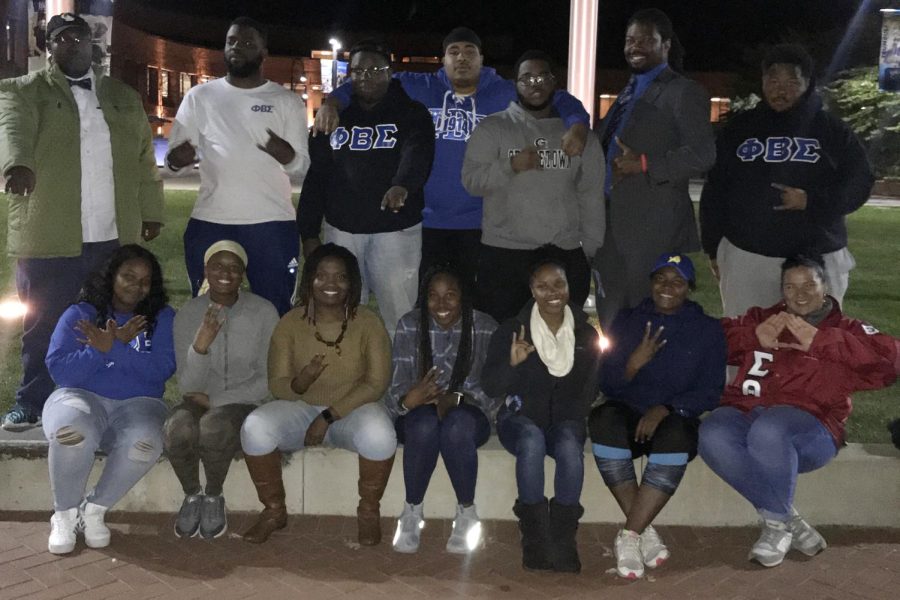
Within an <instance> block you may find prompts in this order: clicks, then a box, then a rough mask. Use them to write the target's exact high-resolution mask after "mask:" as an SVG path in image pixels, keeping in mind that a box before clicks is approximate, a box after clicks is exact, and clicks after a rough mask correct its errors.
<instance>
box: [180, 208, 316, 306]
mask: <svg viewBox="0 0 900 600" xmlns="http://www.w3.org/2000/svg"><path fill="white" fill-rule="evenodd" d="M219 240H233V241H235V242H237V243H238V244H240V245H241V246H243V247H244V250H246V251H247V281H248V282H249V283H250V289H251V290H252V291H253V293H254V294H256V295H257V296H262V297H263V298H265V299H266V300H268V301H269V302H271V303H272V304H274V305H275V308H276V309H277V310H278V314H279V315H284V313H286V312H287V311H289V310H291V296H293V295H294V286H295V284H296V282H297V261H298V260H299V259H298V256H299V255H300V234H299V233H298V232H297V224H296V223H295V222H294V221H268V222H266V223H254V224H252V225H225V224H222V223H210V222H209V221H201V220H200V219H190V220H189V221H188V224H187V227H186V228H185V230H184V263H185V266H186V267H187V272H188V279H190V282H191V295H192V296H196V295H197V292H198V291H199V290H200V285H201V284H202V283H203V277H204V267H205V265H204V264H203V255H204V254H206V250H207V249H208V248H209V247H210V246H212V245H213V244H214V243H216V242H218V241H219Z"/></svg>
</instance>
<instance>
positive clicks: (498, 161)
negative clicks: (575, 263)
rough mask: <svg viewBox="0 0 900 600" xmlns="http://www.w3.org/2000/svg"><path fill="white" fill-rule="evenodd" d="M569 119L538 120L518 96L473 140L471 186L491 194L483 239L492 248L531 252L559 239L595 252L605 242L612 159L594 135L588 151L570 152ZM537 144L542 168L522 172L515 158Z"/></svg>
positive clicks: (466, 176) (466, 169)
mask: <svg viewBox="0 0 900 600" xmlns="http://www.w3.org/2000/svg"><path fill="white" fill-rule="evenodd" d="M565 132H566V126H565V124H564V123H563V121H562V119H560V118H558V117H550V118H546V119H536V118H535V117H534V116H532V115H531V114H530V113H529V112H528V111H526V110H525V109H523V108H522V107H521V106H519V104H518V103H517V102H511V103H510V105H509V108H507V109H506V110H504V111H502V112H499V113H495V114H493V115H490V116H488V117H486V118H485V119H483V120H482V121H481V122H480V123H479V124H478V126H477V127H476V128H475V130H474V131H473V132H472V136H471V137H470V138H469V142H468V145H467V147H466V157H465V161H464V162H463V169H462V180H463V185H464V186H465V188H466V190H468V192H469V193H470V194H473V195H475V196H483V197H484V218H483V220H482V225H481V229H482V234H481V241H482V242H483V243H484V244H486V245H488V246H495V247H498V248H507V249H512V250H528V249H533V248H538V247H540V246H543V245H544V244H554V245H556V246H559V247H560V248H563V249H564V250H572V249H575V248H578V247H579V246H581V247H583V248H584V252H585V254H586V255H587V256H588V258H591V257H593V256H594V253H595V252H596V251H597V248H599V247H600V246H601V245H603V234H604V232H605V230H606V208H605V205H604V201H603V178H604V176H605V164H606V163H605V161H604V159H603V151H602V150H601V149H600V142H599V141H598V140H597V137H596V136H595V135H593V133H589V134H588V139H587V144H586V145H585V148H584V153H583V154H582V155H581V156H575V157H569V156H568V155H566V153H565V152H563V150H562V136H563V134H564V133H565ZM527 146H533V147H534V148H535V149H536V150H537V151H538V155H539V156H540V159H541V168H540V169H539V170H529V171H523V172H521V173H515V172H514V171H513V169H512V166H511V164H510V160H511V159H512V157H513V156H515V155H516V154H518V153H519V152H521V151H522V149H523V148H525V147H527Z"/></svg>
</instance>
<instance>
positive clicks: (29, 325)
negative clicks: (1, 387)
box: [16, 240, 119, 415]
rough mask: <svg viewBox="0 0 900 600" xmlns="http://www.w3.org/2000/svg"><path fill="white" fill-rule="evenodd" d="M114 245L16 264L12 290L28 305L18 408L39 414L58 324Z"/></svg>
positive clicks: (102, 244) (50, 382) (49, 389)
mask: <svg viewBox="0 0 900 600" xmlns="http://www.w3.org/2000/svg"><path fill="white" fill-rule="evenodd" d="M118 247H119V241H118V240H111V241H108V242H95V243H90V244H82V245H81V255H80V256H71V257H62V258H20V259H18V260H17V261H16V291H17V292H18V294H19V300H21V301H22V302H24V303H25V304H27V305H28V312H27V313H25V318H24V320H23V323H22V382H21V383H20V384H19V389H18V390H16V404H17V405H19V406H20V407H21V408H23V409H25V410H26V411H27V412H29V413H31V414H33V415H39V414H41V411H42V410H43V408H44V402H46V401H47V397H48V396H49V395H50V394H51V393H52V392H53V388H55V387H56V384H54V383H53V379H51V378H50V373H49V372H48V371H47V365H46V364H45V363H44V360H45V359H46V358H47V348H48V347H49V346H50V336H51V335H53V330H54V329H56V322H57V321H59V318H60V317H61V316H62V314H63V312H65V310H66V308H68V306H69V305H70V304H72V303H73V302H75V298H76V297H77V296H78V290H80V289H81V285H82V284H83V283H84V280H85V279H87V277H88V275H90V274H91V272H93V271H94V270H96V269H99V268H100V266H101V265H102V264H103V262H104V261H105V260H106V259H107V258H109V255H110V254H112V253H113V251H114V250H115V249H116V248H118Z"/></svg>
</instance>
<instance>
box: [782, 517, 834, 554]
mask: <svg viewBox="0 0 900 600" xmlns="http://www.w3.org/2000/svg"><path fill="white" fill-rule="evenodd" d="M791 513H792V514H793V516H792V517H791V520H790V521H789V522H788V527H789V528H790V530H791V548H793V549H794V550H799V551H800V552H802V553H803V554H805V555H807V556H815V555H816V554H818V553H819V552H821V551H822V550H824V549H825V548H827V547H828V542H826V541H825V538H824V537H822V534H821V533H819V532H818V531H816V529H815V527H813V526H812V525H810V524H809V523H807V522H806V521H805V520H804V519H803V517H801V516H800V513H798V512H797V511H796V510H795V509H794V507H791Z"/></svg>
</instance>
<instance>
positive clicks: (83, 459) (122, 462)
mask: <svg viewBox="0 0 900 600" xmlns="http://www.w3.org/2000/svg"><path fill="white" fill-rule="evenodd" d="M168 412H169V409H168V407H167V406H166V404H165V403H164V402H163V401H162V400H160V399H159V398H146V397H137V398H128V399H126V400H112V399H110V398H104V397H103V396H98V395H97V394H95V393H93V392H89V391H87V390H82V389H78V388H59V389H57V390H56V391H55V392H53V393H52V394H50V397H49V398H47V403H46V404H45V405H44V413H43V416H42V419H43V428H44V435H45V436H46V437H47V439H48V440H49V441H50V450H49V456H48V462H49V464H50V488H51V490H52V491H53V507H54V509H55V510H68V509H70V508H74V507H76V506H78V505H79V504H81V500H82V498H84V497H85V494H84V492H85V489H84V488H85V486H86V485H87V480H88V476H89V475H90V473H91V467H93V465H94V453H95V452H96V451H97V450H102V451H104V452H106V454H107V458H106V466H105V467H104V468H103V473H102V474H101V475H100V480H99V481H98V482H97V486H96V487H95V488H94V491H93V492H91V493H90V494H89V495H88V496H87V499H88V501H90V502H93V503H94V504H99V505H100V506H105V507H107V508H109V507H111V506H113V505H114V504H115V503H116V502H118V501H119V500H121V499H122V497H123V496H124V495H125V494H127V493H128V490H130V489H131V488H132V487H134V484H136V483H137V482H138V481H140V479H141V477H143V476H144V475H146V474H147V472H148V471H149V470H150V469H151V468H153V465H155V464H156V461H157V460H158V459H159V456H160V455H161V454H162V451H163V423H165V421H166V415H167V414H168Z"/></svg>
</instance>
